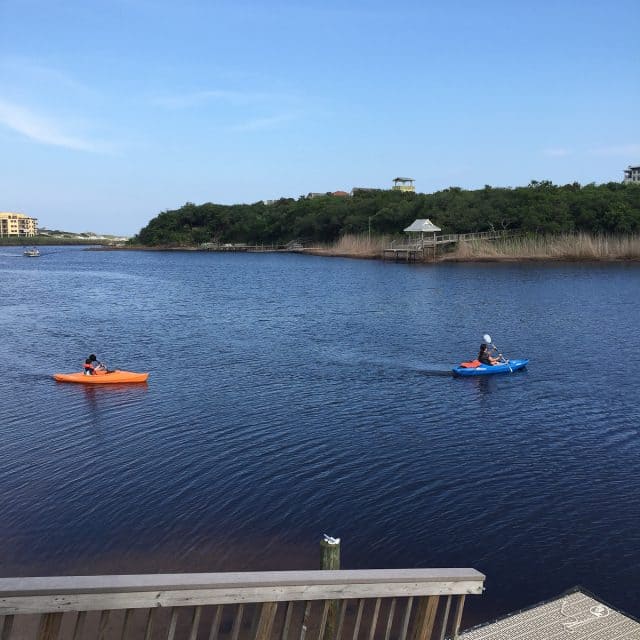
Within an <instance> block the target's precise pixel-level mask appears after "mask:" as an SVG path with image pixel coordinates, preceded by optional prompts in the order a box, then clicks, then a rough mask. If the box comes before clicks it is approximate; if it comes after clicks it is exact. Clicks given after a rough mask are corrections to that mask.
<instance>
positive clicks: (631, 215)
mask: <svg viewBox="0 0 640 640" xmlns="http://www.w3.org/2000/svg"><path fill="white" fill-rule="evenodd" d="M417 218H430V219H431V221H432V222H434V223H435V224H437V225H438V226H439V227H441V228H442V231H443V233H469V232H474V231H487V230H491V229H495V230H500V229H510V230H521V231H525V232H527V231H529V232H536V233H559V232H572V231H584V232H590V233H632V232H638V231H640V185H636V184H622V183H618V182H609V183H607V184H602V185H595V184H588V185H586V186H581V185H579V184H578V183H573V184H567V185H563V186H557V185H554V184H552V183H551V182H547V181H545V182H532V183H531V184H529V185H528V186H526V187H517V188H514V189H507V188H493V187H490V186H485V188H484V189H478V190H476V191H465V190H463V189H460V188H457V187H451V188H449V189H445V190H444V191H438V192H436V193H430V194H416V193H403V192H400V191H371V192H363V193H357V194H355V195H353V196H351V197H340V196H331V195H327V196H323V197H316V198H304V197H301V198H300V199H298V200H294V199H291V198H283V199H281V200H278V201H276V202H274V203H271V204H265V203H262V202H259V203H255V204H238V205H231V206H228V205H220V204H212V203H206V204H202V205H195V204H192V203H187V204H185V205H184V206H183V207H181V208H180V209H177V210H174V211H165V212H163V213H161V214H159V215H158V216H156V217H155V218H154V219H153V220H151V221H150V222H149V224H148V225H147V226H146V227H144V229H142V230H141V231H140V233H139V234H138V235H137V236H136V237H135V238H133V240H132V242H133V243H134V244H143V245H197V244H201V243H204V242H222V243H226V242H230V243H240V242H241V243H246V244H284V243H286V242H288V241H290V240H294V239H299V240H303V241H306V242H331V241H333V240H335V239H336V238H338V237H339V236H340V235H341V234H346V233H362V232H366V231H368V230H369V229H370V230H371V232H372V233H375V234H397V233H401V232H402V230H403V229H404V228H405V227H407V226H408V225H409V224H411V223H412V222H413V221H414V220H415V219H417Z"/></svg>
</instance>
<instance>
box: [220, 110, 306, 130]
mask: <svg viewBox="0 0 640 640" xmlns="http://www.w3.org/2000/svg"><path fill="white" fill-rule="evenodd" d="M294 117H295V116H293V115H292V114H282V115H278V116H270V117H267V118H254V119H252V120H247V121H246V122H241V123H239V124H236V125H233V126H231V127H229V128H228V131H234V132H244V131H265V130H269V129H276V128H278V127H279V126H280V125H282V124H284V123H285V122H290V121H291V120H293V119H294Z"/></svg>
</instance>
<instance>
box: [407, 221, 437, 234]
mask: <svg viewBox="0 0 640 640" xmlns="http://www.w3.org/2000/svg"><path fill="white" fill-rule="evenodd" d="M405 231H406V232H408V233H421V232H422V233H435V232H436V231H442V229H441V228H440V227H436V225H435V224H433V222H431V220H429V218H424V219H421V220H414V221H413V222H412V223H411V224H410V225H409V226H408V227H407V228H406V229H405Z"/></svg>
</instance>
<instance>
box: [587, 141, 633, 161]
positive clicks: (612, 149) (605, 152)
mask: <svg viewBox="0 0 640 640" xmlns="http://www.w3.org/2000/svg"><path fill="white" fill-rule="evenodd" d="M589 154H590V155H592V156H620V157H623V158H629V159H630V160H631V159H633V158H634V157H637V156H640V144H634V143H631V144H618V145H611V146H608V147H598V148H595V149H591V150H590V151H589Z"/></svg>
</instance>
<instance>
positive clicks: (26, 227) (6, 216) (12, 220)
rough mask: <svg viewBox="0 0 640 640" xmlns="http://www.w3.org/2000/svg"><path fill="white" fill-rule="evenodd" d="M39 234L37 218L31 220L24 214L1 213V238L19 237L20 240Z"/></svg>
mask: <svg viewBox="0 0 640 640" xmlns="http://www.w3.org/2000/svg"><path fill="white" fill-rule="evenodd" d="M37 233H38V220H37V218H30V217H29V216H25V215H24V213H12V212H11V211H0V238H6V237H8V236H18V237H19V238H30V237H31V236H35V235H37Z"/></svg>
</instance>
